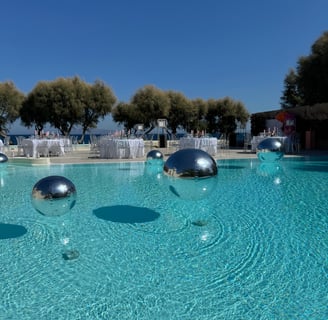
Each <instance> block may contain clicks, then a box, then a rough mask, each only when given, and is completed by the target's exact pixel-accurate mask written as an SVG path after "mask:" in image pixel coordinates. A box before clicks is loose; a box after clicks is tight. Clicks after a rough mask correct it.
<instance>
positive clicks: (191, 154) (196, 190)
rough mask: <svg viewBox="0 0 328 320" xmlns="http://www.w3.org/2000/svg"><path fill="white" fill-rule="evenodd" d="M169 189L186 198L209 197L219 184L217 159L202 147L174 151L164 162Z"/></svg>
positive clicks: (179, 196) (198, 198)
mask: <svg viewBox="0 0 328 320" xmlns="http://www.w3.org/2000/svg"><path fill="white" fill-rule="evenodd" d="M163 170H164V173H165V175H166V176H167V177H168V179H167V183H168V189H169V190H170V191H171V193H172V194H174V195H175V196H177V197H178V198H180V199H184V200H200V199H203V198H205V197H207V196H208V195H209V194H210V193H211V192H212V191H213V190H214V189H215V188H216V185H217V177H216V176H217V173H218V168H217V165H216V162H215V160H214V159H213V158H212V157H211V156H210V155H209V154H208V153H207V152H205V151H203V150H200V149H182V150H179V151H176V152H175V153H173V154H172V155H171V156H170V157H169V158H168V159H167V160H166V162H165V164H164V168H163Z"/></svg>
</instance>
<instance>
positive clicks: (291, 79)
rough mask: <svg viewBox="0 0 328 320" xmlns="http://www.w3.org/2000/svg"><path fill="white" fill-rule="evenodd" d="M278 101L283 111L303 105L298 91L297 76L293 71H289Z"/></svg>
mask: <svg viewBox="0 0 328 320" xmlns="http://www.w3.org/2000/svg"><path fill="white" fill-rule="evenodd" d="M280 101H281V103H280V104H281V107H282V108H283V109H288V108H294V107H297V106H300V105H302V103H303V102H302V98H301V96H300V93H299V91H298V75H297V74H296V72H295V70H294V69H290V70H289V73H288V74H287V76H286V78H285V80H284V91H283V95H282V97H281V98H280Z"/></svg>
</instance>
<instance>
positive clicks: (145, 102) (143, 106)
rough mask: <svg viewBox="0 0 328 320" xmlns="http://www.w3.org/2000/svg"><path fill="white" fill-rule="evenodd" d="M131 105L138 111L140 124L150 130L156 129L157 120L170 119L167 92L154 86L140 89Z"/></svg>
mask: <svg viewBox="0 0 328 320" xmlns="http://www.w3.org/2000/svg"><path fill="white" fill-rule="evenodd" d="M131 103H132V104H133V105H134V106H135V108H136V109H137V110H138V117H140V118H139V120H140V121H139V122H140V123H143V124H144V125H145V127H148V128H150V129H152V128H154V127H156V124H157V119H163V118H164V119H166V118H167V117H168V113H169V108H170V101H169V98H168V96H167V94H165V92H163V91H162V90H160V89H158V88H156V87H154V86H145V87H143V88H141V89H139V90H138V91H137V92H136V93H135V95H134V96H133V97H132V100H131Z"/></svg>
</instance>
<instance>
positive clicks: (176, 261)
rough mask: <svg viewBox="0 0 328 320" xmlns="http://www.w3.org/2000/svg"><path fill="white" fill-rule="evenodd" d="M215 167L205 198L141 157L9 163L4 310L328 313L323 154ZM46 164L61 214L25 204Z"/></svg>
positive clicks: (56, 315) (217, 315) (3, 227)
mask: <svg viewBox="0 0 328 320" xmlns="http://www.w3.org/2000/svg"><path fill="white" fill-rule="evenodd" d="M218 167H219V173H218V177H217V179H218V184H217V188H216V190H215V191H214V192H212V193H211V194H210V195H209V196H208V197H206V198H205V199H202V200H198V201H189V200H188V201H187V200H183V199H180V198H178V197H177V196H175V195H174V194H172V193H171V192H170V190H169V188H168V187H167V183H166V179H167V178H166V177H164V176H163V175H162V173H161V171H160V172H159V173H156V172H154V171H149V170H147V167H146V166H145V164H144V163H120V164H88V165H53V166H40V167H29V166H19V165H13V164H8V165H7V167H6V168H2V169H1V171H0V192H1V193H0V209H1V211H0V283H1V287H0V288H1V289H0V290H1V299H0V319H15V320H16V319H18V320H22V319H47V320H48V319H56V320H61V319H70V320H71V319H120V320H123V319H147V320H154V319H179V320H180V319H188V320H190V319H197V320H205V319H206V320H213V319H229V320H230V319H232V320H234V319H252V320H255V319H269V320H273V319H279V320H281V319H306V320H308V319H311V320H315V319H320V320H322V319H328V290H327V288H328V197H327V194H328V159H327V158H321V159H317V160H315V159H312V160H311V159H310V158H308V159H283V160H282V161H280V162H279V164H274V165H268V164H265V163H264V164H263V163H260V162H259V161H258V160H254V159H253V160H249V159H248V160H220V161H219V162H218ZM49 175H62V176H65V177H66V178H68V179H70V180H71V181H72V182H73V183H74V184H75V186H76V189H77V202H76V205H75V206H74V207H73V209H72V210H71V211H70V212H69V213H67V214H66V215H63V216H60V217H48V216H43V215H41V214H39V213H38V212H37V211H36V210H35V209H34V208H33V206H32V204H31V191H32V188H33V186H34V184H35V183H36V182H37V181H38V180H40V179H41V178H43V177H46V176H49ZM70 249H74V250H77V251H78V252H79V257H78V258H77V259H74V260H65V259H63V255H62V253H63V252H65V251H66V250H70Z"/></svg>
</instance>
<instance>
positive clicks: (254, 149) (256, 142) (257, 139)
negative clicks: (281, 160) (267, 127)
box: [251, 136, 287, 152]
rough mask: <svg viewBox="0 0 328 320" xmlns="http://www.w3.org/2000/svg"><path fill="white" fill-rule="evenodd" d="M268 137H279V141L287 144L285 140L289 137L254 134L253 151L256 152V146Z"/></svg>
mask: <svg viewBox="0 0 328 320" xmlns="http://www.w3.org/2000/svg"><path fill="white" fill-rule="evenodd" d="M267 138H275V139H278V140H279V141H281V142H282V143H283V144H285V141H286V139H287V137H280V136H274V137H268V136H254V137H253V138H252V141H251V145H252V151H253V152H255V151H256V148H257V146H258V144H259V143H260V142H261V141H262V140H264V139H267Z"/></svg>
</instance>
